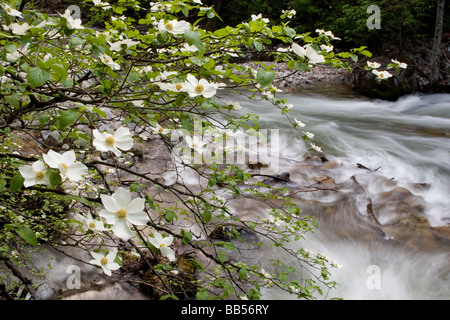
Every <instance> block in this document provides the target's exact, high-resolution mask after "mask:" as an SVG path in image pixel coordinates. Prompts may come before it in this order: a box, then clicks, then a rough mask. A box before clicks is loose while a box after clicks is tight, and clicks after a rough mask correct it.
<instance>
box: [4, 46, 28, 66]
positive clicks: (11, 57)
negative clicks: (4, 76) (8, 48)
mask: <svg viewBox="0 0 450 320" xmlns="http://www.w3.org/2000/svg"><path fill="white" fill-rule="evenodd" d="M29 46H30V43H27V44H26V45H24V46H23V47H22V48H21V49H17V50H16V51H14V52H11V53H7V54H6V60H8V61H9V62H16V61H17V60H19V59H20V58H21V57H22V56H26V55H27V54H28V53H29V52H30V50H28V47H29Z"/></svg>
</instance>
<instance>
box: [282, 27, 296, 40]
mask: <svg viewBox="0 0 450 320" xmlns="http://www.w3.org/2000/svg"><path fill="white" fill-rule="evenodd" d="M283 30H284V32H286V35H287V36H288V37H290V38H293V37H295V35H296V34H297V32H295V30H294V29H291V28H288V27H283Z"/></svg>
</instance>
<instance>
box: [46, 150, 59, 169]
mask: <svg viewBox="0 0 450 320" xmlns="http://www.w3.org/2000/svg"><path fill="white" fill-rule="evenodd" d="M42 158H43V159H44V161H45V163H46V164H47V165H48V166H49V167H50V168H55V169H56V168H58V165H59V164H60V163H61V162H62V161H61V155H60V154H59V153H56V152H55V151H53V150H49V151H48V153H47V154H45V153H43V154H42Z"/></svg>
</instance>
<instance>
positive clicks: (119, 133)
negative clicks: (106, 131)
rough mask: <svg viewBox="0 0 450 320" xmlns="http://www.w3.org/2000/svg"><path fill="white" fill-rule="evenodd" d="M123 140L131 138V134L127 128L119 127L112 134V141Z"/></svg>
mask: <svg viewBox="0 0 450 320" xmlns="http://www.w3.org/2000/svg"><path fill="white" fill-rule="evenodd" d="M125 138H131V133H130V130H129V129H128V128H125V127H120V128H119V129H117V130H116V132H114V139H115V140H122V139H125Z"/></svg>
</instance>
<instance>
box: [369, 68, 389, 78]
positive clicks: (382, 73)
mask: <svg viewBox="0 0 450 320" xmlns="http://www.w3.org/2000/svg"><path fill="white" fill-rule="evenodd" d="M372 73H373V74H375V75H376V76H377V77H378V79H380V80H385V79H388V78H390V77H392V74H390V73H389V72H387V71H378V70H372Z"/></svg>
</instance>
